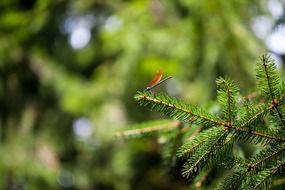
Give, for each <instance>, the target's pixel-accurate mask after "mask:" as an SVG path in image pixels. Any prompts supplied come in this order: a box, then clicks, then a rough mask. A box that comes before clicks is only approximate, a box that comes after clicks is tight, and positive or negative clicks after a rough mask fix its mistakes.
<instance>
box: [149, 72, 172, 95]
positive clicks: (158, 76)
mask: <svg viewBox="0 0 285 190" xmlns="http://www.w3.org/2000/svg"><path fill="white" fill-rule="evenodd" d="M162 76H163V72H162V71H157V73H156V74H155V75H154V77H153V79H152V80H151V81H150V83H149V84H148V86H147V87H146V89H145V90H146V91H150V90H151V89H153V88H155V87H157V86H159V85H160V84H162V83H163V82H165V81H167V80H168V79H171V78H172V76H169V77H166V78H164V79H162ZM161 79H162V80H161Z"/></svg>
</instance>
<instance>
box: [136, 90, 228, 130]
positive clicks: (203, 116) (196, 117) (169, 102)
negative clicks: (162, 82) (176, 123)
mask: <svg viewBox="0 0 285 190" xmlns="http://www.w3.org/2000/svg"><path fill="white" fill-rule="evenodd" d="M135 100H136V101H138V103H139V104H140V105H141V106H145V107H148V108H150V109H151V110H153V111H158V112H161V113H163V114H165V115H168V116H170V117H172V118H174V119H178V120H181V121H185V122H192V123H195V124H202V123H203V125H206V126H216V125H224V123H223V122H222V121H219V119H218V118H217V117H215V116H213V115H211V114H209V113H207V112H205V111H204V110H202V109H198V108H196V107H194V106H192V105H189V104H185V103H183V102H182V101H179V100H177V99H175V98H172V97H169V96H165V95H162V94H152V93H150V92H146V91H144V92H138V93H137V94H136V95H135Z"/></svg>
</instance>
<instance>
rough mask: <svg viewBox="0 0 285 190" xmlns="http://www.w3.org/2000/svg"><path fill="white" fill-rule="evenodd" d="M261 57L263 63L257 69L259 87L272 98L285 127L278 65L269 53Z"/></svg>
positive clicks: (266, 95) (273, 105) (264, 94)
mask: <svg viewBox="0 0 285 190" xmlns="http://www.w3.org/2000/svg"><path fill="white" fill-rule="evenodd" d="M260 59H261V64H258V65H257V69H256V73H257V75H256V79H257V87H258V88H259V89H260V90H261V92H262V95H263V96H264V97H266V98H269V99H271V101H272V107H274V109H275V111H276V112H277V114H278V117H279V119H280V121H281V123H282V125H283V126H284V127H285V122H284V120H283V116H282V114H281V112H280V110H279V101H278V100H279V98H280V88H279V85H280V81H281V80H280V77H279V75H278V73H277V69H276V65H275V64H274V60H273V59H271V58H270V55H268V54H266V55H263V56H261V58H260Z"/></svg>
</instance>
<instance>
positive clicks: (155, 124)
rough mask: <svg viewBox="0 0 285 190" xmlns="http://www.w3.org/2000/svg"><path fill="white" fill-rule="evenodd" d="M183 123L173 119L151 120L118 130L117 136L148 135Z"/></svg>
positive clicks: (165, 130) (166, 130)
mask: <svg viewBox="0 0 285 190" xmlns="http://www.w3.org/2000/svg"><path fill="white" fill-rule="evenodd" d="M180 125H181V123H180V122H179V121H173V120H159V121H150V122H146V123H143V124H138V125H134V126H132V129H129V130H124V131H121V132H117V133H116V134H115V135H116V137H123V138H130V137H141V136H142V135H148V134H151V133H155V132H160V133H161V132H168V131H170V130H173V129H177V128H178V127H179V126H180Z"/></svg>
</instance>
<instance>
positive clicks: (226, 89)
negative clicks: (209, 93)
mask: <svg viewBox="0 0 285 190" xmlns="http://www.w3.org/2000/svg"><path fill="white" fill-rule="evenodd" d="M217 87H218V102H219V103H220V105H221V107H222V111H223V113H224V117H225V119H226V122H227V123H228V124H230V125H232V124H233V122H234V121H235V119H236V115H237V110H238V109H237V105H236V104H237V95H238V88H237V87H236V86H235V85H234V83H233V81H232V80H230V79H227V78H226V79H224V78H219V79H217Z"/></svg>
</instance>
